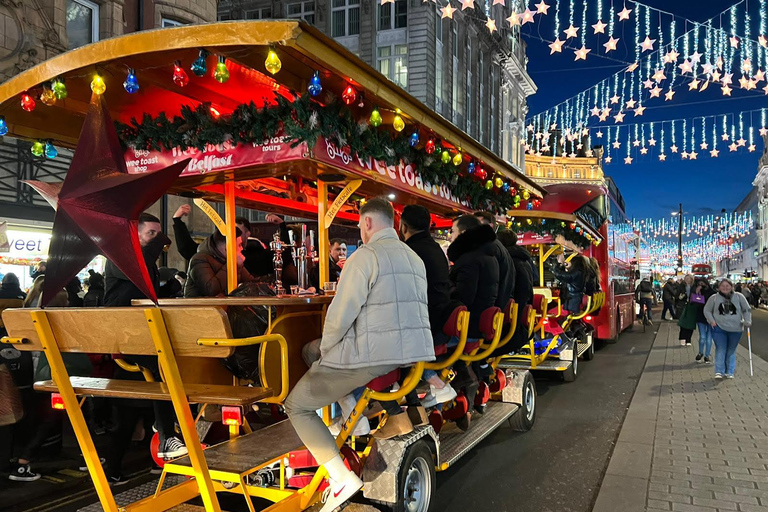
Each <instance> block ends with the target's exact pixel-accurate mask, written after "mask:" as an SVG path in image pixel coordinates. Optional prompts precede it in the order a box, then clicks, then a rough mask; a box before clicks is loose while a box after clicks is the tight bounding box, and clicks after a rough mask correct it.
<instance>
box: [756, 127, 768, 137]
mask: <svg viewBox="0 0 768 512" xmlns="http://www.w3.org/2000/svg"><path fill="white" fill-rule="evenodd" d="M758 131H759V132H760V136H761V137H765V136H766V135H768V128H765V127H763V128H760V130H758Z"/></svg>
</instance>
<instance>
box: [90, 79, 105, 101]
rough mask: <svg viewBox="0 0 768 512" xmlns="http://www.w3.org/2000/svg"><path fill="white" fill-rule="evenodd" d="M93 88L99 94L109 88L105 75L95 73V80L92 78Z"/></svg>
mask: <svg viewBox="0 0 768 512" xmlns="http://www.w3.org/2000/svg"><path fill="white" fill-rule="evenodd" d="M91 90H92V91H93V93H94V94H96V95H98V96H101V95H102V94H104V91H106V90H107V84H106V83H105V82H104V77H102V76H101V75H99V74H96V75H93V80H91Z"/></svg>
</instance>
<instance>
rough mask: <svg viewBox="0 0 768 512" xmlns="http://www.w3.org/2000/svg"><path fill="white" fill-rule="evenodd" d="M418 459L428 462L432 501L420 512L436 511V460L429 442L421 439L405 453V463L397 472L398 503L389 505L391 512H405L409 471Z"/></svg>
mask: <svg viewBox="0 0 768 512" xmlns="http://www.w3.org/2000/svg"><path fill="white" fill-rule="evenodd" d="M418 458H422V459H424V461H425V462H426V468H427V475H426V476H427V478H429V485H430V489H429V495H430V500H429V503H427V507H426V509H425V510H423V511H420V512H430V511H431V510H433V509H434V507H433V505H434V501H435V500H434V499H433V498H434V497H435V490H436V489H435V484H436V480H437V478H436V475H435V460H434V457H433V454H432V450H431V449H430V447H429V444H427V441H426V440H424V439H421V440H419V441H416V442H415V443H414V444H412V445H411V446H409V447H408V450H407V451H406V452H405V455H404V456H403V462H402V464H400V469H399V470H398V472H397V499H398V501H397V503H395V504H394V505H392V504H389V505H388V508H389V510H391V511H393V512H405V510H406V508H405V500H404V497H405V496H404V491H405V480H406V477H407V476H408V469H409V468H410V467H411V464H413V463H414V461H415V460H416V459H418Z"/></svg>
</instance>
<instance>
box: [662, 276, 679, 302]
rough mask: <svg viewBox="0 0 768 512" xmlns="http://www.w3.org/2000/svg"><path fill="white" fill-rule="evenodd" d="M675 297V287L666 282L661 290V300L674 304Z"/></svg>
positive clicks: (673, 284)
mask: <svg viewBox="0 0 768 512" xmlns="http://www.w3.org/2000/svg"><path fill="white" fill-rule="evenodd" d="M675 295H677V285H676V284H675V283H670V282H669V281H667V282H666V283H665V284H664V287H663V288H662V289H661V298H662V300H663V301H664V302H672V303H674V302H675Z"/></svg>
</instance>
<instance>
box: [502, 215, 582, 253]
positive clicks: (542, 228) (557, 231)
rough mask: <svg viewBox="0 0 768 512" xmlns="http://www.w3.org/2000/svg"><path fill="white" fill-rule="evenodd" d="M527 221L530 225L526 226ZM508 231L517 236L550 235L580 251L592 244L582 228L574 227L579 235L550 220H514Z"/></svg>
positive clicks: (560, 223) (566, 224)
mask: <svg viewBox="0 0 768 512" xmlns="http://www.w3.org/2000/svg"><path fill="white" fill-rule="evenodd" d="M528 220H530V221H531V223H530V224H528ZM510 229H512V230H513V231H515V232H517V233H519V234H522V233H533V234H535V235H539V236H546V235H551V236H552V237H553V238H554V237H556V236H558V235H559V236H562V237H563V238H565V239H566V240H567V241H569V242H571V243H573V244H575V245H577V246H578V247H581V248H582V249H584V248H587V247H589V244H591V243H593V240H594V238H592V236H591V235H590V238H592V240H589V239H588V238H587V236H586V235H587V233H586V231H584V228H581V227H579V226H576V229H579V230H580V231H581V233H578V232H577V231H576V229H571V226H570V224H568V223H566V222H563V221H559V220H552V219H530V218H526V219H515V220H513V221H511V222H510Z"/></svg>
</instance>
